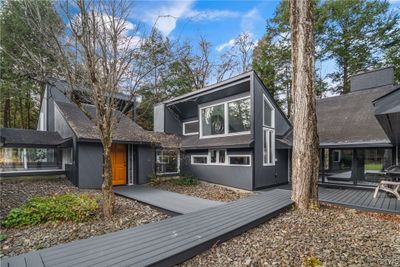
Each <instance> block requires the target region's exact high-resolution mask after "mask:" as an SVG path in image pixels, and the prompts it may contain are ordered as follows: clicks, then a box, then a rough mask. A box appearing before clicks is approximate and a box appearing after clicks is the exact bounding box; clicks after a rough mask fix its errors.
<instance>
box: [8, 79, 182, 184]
mask: <svg viewBox="0 0 400 267" xmlns="http://www.w3.org/2000/svg"><path fill="white" fill-rule="evenodd" d="M69 88H70V87H69V86H68V84H67V83H66V82H65V81H61V80H57V79H51V80H50V81H49V82H48V84H47V86H46V89H45V92H44V97H43V101H42V103H41V110H40V115H39V121H38V128H37V131H35V130H26V129H1V131H0V137H1V144H2V147H1V149H0V152H1V153H0V159H1V162H0V176H3V177H4V176H16V175H43V174H61V173H65V174H66V176H67V177H68V178H69V179H70V180H71V182H72V183H73V184H74V185H76V186H78V187H80V188H101V184H102V172H103V150H102V145H101V142H100V139H99V132H98V130H97V127H96V126H95V125H94V123H93V122H92V121H91V120H90V119H89V118H88V117H87V116H86V115H85V113H84V112H82V111H81V110H80V109H79V108H78V106H77V105H76V104H75V103H73V102H71V101H70V100H69V98H67V97H66V94H67V92H68V90H70V89H69ZM68 93H71V92H68ZM72 93H76V94H77V95H79V93H81V91H79V92H72ZM118 101H120V102H121V106H125V104H127V103H123V102H124V101H128V98H127V97H126V96H124V95H119V96H118ZM128 104H129V103H128ZM84 105H85V109H86V111H87V112H89V113H92V114H94V112H95V108H94V106H92V105H90V103H86V104H84ZM132 108H133V105H132ZM115 113H116V115H118V116H120V121H119V124H118V126H117V128H116V129H115V131H114V138H113V145H112V151H111V152H112V153H111V154H112V155H111V156H112V161H113V184H114V185H125V184H139V183H146V182H147V181H148V177H149V176H150V175H152V174H153V173H154V172H155V150H156V149H157V148H161V147H169V148H170V147H174V148H177V147H178V145H179V139H177V138H176V137H175V136H173V135H166V134H162V133H154V132H151V131H145V130H143V129H142V128H141V127H140V126H138V125H137V124H136V123H135V122H134V121H133V120H132V119H131V118H130V117H128V116H125V115H123V114H121V113H120V112H119V111H117V110H116V111H115ZM160 151H162V150H160ZM139 162H140V164H139ZM172 167H173V166H172ZM172 167H171V168H172ZM175 168H177V166H175ZM174 171H175V172H177V170H176V169H175V170H174Z"/></svg>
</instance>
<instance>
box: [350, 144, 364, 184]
mask: <svg viewBox="0 0 400 267" xmlns="http://www.w3.org/2000/svg"><path fill="white" fill-rule="evenodd" d="M362 152H363V151H362V150H361V149H356V148H354V149H353V157H352V161H351V179H352V180H353V184H354V185H357V180H358V179H361V178H364V175H365V166H364V153H362Z"/></svg>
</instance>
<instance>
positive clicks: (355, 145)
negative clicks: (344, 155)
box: [319, 142, 393, 149]
mask: <svg viewBox="0 0 400 267" xmlns="http://www.w3.org/2000/svg"><path fill="white" fill-rule="evenodd" d="M319 147H320V148H336V149H347V148H392V147H393V144H391V143H387V142H354V143H350V142H349V143H347V142H346V143H345V142H340V143H320V144H319Z"/></svg>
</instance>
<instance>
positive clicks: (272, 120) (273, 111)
mask: <svg viewBox="0 0 400 267" xmlns="http://www.w3.org/2000/svg"><path fill="white" fill-rule="evenodd" d="M265 101H267V103H268V105H269V107H270V108H271V117H272V118H271V124H272V125H271V126H269V125H265V124H264V122H265V119H264V116H265V112H264V109H265V106H264V105H265ZM262 117H263V121H262V125H263V126H264V127H268V128H274V129H275V108H274V106H273V105H272V103H271V101H269V99H268V97H267V96H266V95H264V100H263V116H262Z"/></svg>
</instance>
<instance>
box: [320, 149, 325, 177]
mask: <svg viewBox="0 0 400 267" xmlns="http://www.w3.org/2000/svg"><path fill="white" fill-rule="evenodd" d="M320 154H321V157H320V158H321V176H322V183H325V149H324V148H321V149H320Z"/></svg>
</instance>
